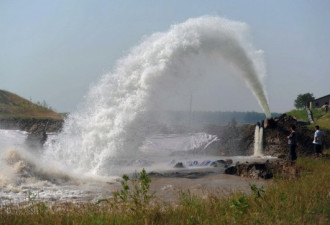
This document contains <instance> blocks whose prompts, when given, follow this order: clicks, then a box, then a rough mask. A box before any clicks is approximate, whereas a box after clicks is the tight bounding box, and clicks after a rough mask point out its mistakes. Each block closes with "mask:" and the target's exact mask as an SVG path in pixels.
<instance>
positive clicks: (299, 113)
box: [287, 109, 330, 130]
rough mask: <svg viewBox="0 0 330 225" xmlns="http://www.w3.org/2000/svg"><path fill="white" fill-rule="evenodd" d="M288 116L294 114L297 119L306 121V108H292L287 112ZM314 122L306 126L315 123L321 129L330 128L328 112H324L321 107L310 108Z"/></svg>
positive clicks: (310, 126)
mask: <svg viewBox="0 0 330 225" xmlns="http://www.w3.org/2000/svg"><path fill="white" fill-rule="evenodd" d="M287 114H288V115H290V116H296V117H297V120H303V121H306V122H308V116H307V111H306V110H292V111H290V112H288V113H287ZM312 114H313V119H314V124H310V125H309V126H308V127H309V128H311V129H312V128H313V127H314V126H315V124H318V125H319V126H320V128H321V129H326V130H330V112H328V113H326V112H325V111H324V110H322V109H312Z"/></svg>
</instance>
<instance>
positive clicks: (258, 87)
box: [46, 16, 270, 174]
mask: <svg viewBox="0 0 330 225" xmlns="http://www.w3.org/2000/svg"><path fill="white" fill-rule="evenodd" d="M247 33H248V26H247V25H246V24H245V23H241V22H235V21H230V20H227V19H222V18H219V17H208V16H206V17H200V18H195V19H189V20H187V21H186V22H184V23H181V24H176V25H173V26H172V27H171V28H170V29H169V31H167V32H164V33H155V34H153V35H151V36H150V37H149V38H147V39H145V40H144V41H143V42H142V43H141V44H140V45H138V46H137V47H135V48H133V49H132V50H131V51H130V53H129V54H128V56H126V57H124V58H122V59H120V60H119V61H118V63H117V65H116V67H115V69H114V70H113V72H112V73H109V74H106V75H104V76H103V77H102V79H100V81H99V82H98V83H97V84H96V85H95V86H94V87H92V88H91V89H90V91H89V93H88V95H87V97H86V101H85V103H84V105H83V107H82V109H81V110H79V111H78V112H76V113H73V114H72V115H70V117H69V118H68V120H67V121H66V124H65V127H64V130H63V132H62V134H61V136H60V138H59V144H58V145H56V146H55V147H54V148H53V149H49V150H48V151H47V154H46V157H52V158H53V159H56V160H58V161H61V162H63V163H64V164H66V166H67V167H68V168H75V169H78V170H80V171H81V172H88V173H93V174H100V173H107V174H111V164H112V163H113V162H114V161H115V160H116V159H118V158H119V157H134V156H135V154H137V152H138V147H139V146H140V145H141V142H142V140H143V139H144V134H145V133H146V130H147V129H148V128H147V126H148V119H147V118H145V117H146V116H145V115H146V112H148V111H150V110H162V109H164V108H166V105H168V104H169V103H168V101H170V100H173V99H178V98H179V97H178V96H180V95H179V94H178V93H181V92H183V91H186V90H187V89H189V90H193V89H194V88H197V87H198V84H199V81H200V80H201V79H208V66H207V65H208V64H209V62H210V61H213V62H214V61H215V62H217V61H219V62H220V61H222V62H223V63H225V64H227V65H228V66H229V67H230V68H231V69H232V70H233V71H235V73H237V74H239V75H240V76H241V77H242V78H243V79H244V80H245V82H246V84H247V86H248V87H249V88H250V89H251V91H252V92H253V94H254V95H255V96H256V98H257V101H258V102H259V104H260V106H261V108H262V109H263V111H264V112H265V115H266V117H267V118H270V111H269V108H268V103H267V98H266V95H265V91H264V89H263V86H262V83H261V81H260V80H261V78H262V77H264V76H265V69H264V68H265V66H264V62H263V59H262V52H261V51H256V50H254V49H253V47H252V45H251V43H249V42H248V41H247ZM218 69H219V71H221V67H218ZM201 71H202V73H203V76H201ZM219 76H221V75H220V74H219Z"/></svg>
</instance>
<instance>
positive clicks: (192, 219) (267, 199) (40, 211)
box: [0, 158, 330, 225]
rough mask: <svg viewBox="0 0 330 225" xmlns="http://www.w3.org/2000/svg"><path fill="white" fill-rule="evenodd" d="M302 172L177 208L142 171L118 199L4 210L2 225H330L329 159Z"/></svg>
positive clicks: (184, 201)
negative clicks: (159, 197) (154, 191)
mask: <svg viewBox="0 0 330 225" xmlns="http://www.w3.org/2000/svg"><path fill="white" fill-rule="evenodd" d="M297 167H298V168H299V171H300V173H299V177H298V178H296V179H285V178H281V177H276V178H275V179H274V180H273V182H272V184H270V185H269V186H268V187H267V188H264V187H262V186H257V185H255V184H251V185H250V187H251V194H245V193H241V192H236V193H232V194H229V195H226V196H224V195H221V194H209V195H208V197H207V198H201V197H199V196H196V195H193V194H191V193H190V192H189V191H181V192H180V193H179V196H180V197H179V199H178V201H177V202H173V203H166V202H160V201H156V200H155V199H154V198H152V197H153V195H150V194H148V189H149V183H150V178H149V177H148V176H147V175H146V173H145V171H142V172H141V173H140V176H139V177H138V178H137V179H135V181H133V183H132V182H131V180H129V179H128V177H125V176H124V177H125V178H124V179H123V182H122V190H121V191H118V192H116V193H115V196H117V197H115V198H114V199H106V200H100V201H99V202H97V203H79V204H73V203H63V204H56V205H51V206H48V205H46V204H45V203H42V202H36V201H35V200H34V201H31V202H29V203H27V204H25V205H21V206H15V205H12V206H2V207H1V208H0V224H125V225H126V224H137V225H138V224H160V225H161V224H166V225H167V224H242V225H244V224H272V225H273V224H299V225H300V224H329V222H330V192H329V187H330V173H329V170H330V161H329V159H328V158H322V159H320V158H319V159H310V158H300V159H298V161H297ZM134 182H135V183H134ZM145 199H147V201H145ZM149 200H150V201H149Z"/></svg>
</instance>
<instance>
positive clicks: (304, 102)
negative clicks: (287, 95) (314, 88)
mask: <svg viewBox="0 0 330 225" xmlns="http://www.w3.org/2000/svg"><path fill="white" fill-rule="evenodd" d="M314 99H315V98H314V96H313V93H306V94H300V95H298V97H297V99H296V100H295V101H294V106H295V107H296V108H297V109H306V108H307V107H308V105H309V103H310V102H311V101H313V100H314Z"/></svg>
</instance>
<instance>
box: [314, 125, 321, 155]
mask: <svg viewBox="0 0 330 225" xmlns="http://www.w3.org/2000/svg"><path fill="white" fill-rule="evenodd" d="M314 129H315V133H314V140H313V144H314V153H315V156H316V157H319V156H322V137H323V132H322V131H321V130H320V127H319V126H318V125H316V126H315V128H314Z"/></svg>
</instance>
